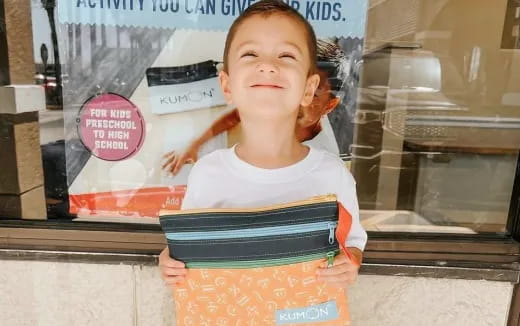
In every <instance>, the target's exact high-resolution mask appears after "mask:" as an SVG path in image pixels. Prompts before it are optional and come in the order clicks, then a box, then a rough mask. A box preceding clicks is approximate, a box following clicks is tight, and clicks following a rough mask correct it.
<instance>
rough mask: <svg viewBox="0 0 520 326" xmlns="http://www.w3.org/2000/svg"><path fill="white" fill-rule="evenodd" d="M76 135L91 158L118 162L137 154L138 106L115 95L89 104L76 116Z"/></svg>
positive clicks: (141, 131)
mask: <svg viewBox="0 0 520 326" xmlns="http://www.w3.org/2000/svg"><path fill="white" fill-rule="evenodd" d="M78 128H79V135H80V137H81V141H82V142H83V144H84V145H85V146H86V147H87V148H88V149H89V150H90V151H91V152H92V154H93V155H94V156H96V157H98V158H100V159H103V160H106V161H120V160H124V159H127V158H129V157H131V156H132V155H134V154H135V153H137V151H138V150H139V148H140V147H141V145H142V144H143V141H144V132H145V130H144V129H145V128H144V121H143V117H142V115H141V112H139V109H138V108H137V106H135V105H134V104H133V103H132V102H130V101H129V100H127V99H126V98H124V97H122V96H120V95H117V94H112V93H108V94H102V95H99V96H96V97H93V98H91V99H90V100H88V101H87V102H86V103H85V104H84V105H83V107H82V108H81V111H80V114H79V126H78Z"/></svg>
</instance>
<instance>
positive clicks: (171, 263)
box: [159, 247, 188, 289]
mask: <svg viewBox="0 0 520 326" xmlns="http://www.w3.org/2000/svg"><path fill="white" fill-rule="evenodd" d="M159 268H160V269H161V277H162V279H163V280H164V282H165V283H166V284H168V285H169V286H170V287H171V288H172V289H174V288H175V285H176V284H179V283H180V282H182V281H184V279H185V275H186V273H187V271H188V270H187V269H186V267H185V266H184V263H183V262H182V261H179V260H175V259H173V258H171V257H170V250H169V249H168V247H166V248H164V250H163V251H161V254H160V255H159Z"/></svg>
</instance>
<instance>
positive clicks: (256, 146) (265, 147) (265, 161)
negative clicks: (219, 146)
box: [235, 120, 309, 169]
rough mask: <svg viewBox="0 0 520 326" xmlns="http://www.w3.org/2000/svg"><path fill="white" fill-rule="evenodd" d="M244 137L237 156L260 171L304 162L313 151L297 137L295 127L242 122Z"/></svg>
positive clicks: (286, 123)
mask: <svg viewBox="0 0 520 326" xmlns="http://www.w3.org/2000/svg"><path fill="white" fill-rule="evenodd" d="M241 123H242V137H241V138H240V143H239V144H238V145H237V146H236V149H235V150H236V154H237V156H238V157H239V158H240V159H241V160H243V161H245V162H247V163H249V164H251V165H254V166H256V167H259V168H264V169H277V168H283V167H286V166H289V165H293V164H295V163H297V162H299V161H301V160H303V159H304V158H305V157H306V156H307V154H308V153H309V148H308V147H307V146H304V145H302V144H301V143H300V142H299V141H298V140H297V139H296V136H295V132H294V124H291V123H290V122H289V123H288V122H287V121H283V122H281V123H278V124H276V123H273V122H272V121H266V122H265V123H262V122H260V121H254V122H252V121H247V120H246V121H244V120H242V122H241Z"/></svg>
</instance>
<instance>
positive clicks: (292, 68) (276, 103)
mask: <svg viewBox="0 0 520 326" xmlns="http://www.w3.org/2000/svg"><path fill="white" fill-rule="evenodd" d="M303 31H304V29H303V26H301V25H300V24H299V23H298V22H297V21H295V20H294V19H293V18H291V17H287V16H283V15H277V14H274V15H271V16H268V17H262V16H253V17H250V18H248V19H246V20H245V21H244V22H242V24H241V25H240V26H239V28H238V29H237V31H236V34H235V36H234V39H233V40H232V43H231V46H230V50H229V55H228V64H227V73H226V72H221V73H220V82H221V86H222V89H223V92H224V96H225V97H226V99H227V101H228V103H231V104H233V105H234V106H236V107H237V108H238V110H239V112H240V116H241V117H242V118H247V117H248V116H249V117H256V118H269V119H273V118H274V119H277V118H278V119H279V118H287V117H293V116H294V117H296V115H297V114H298V110H299V108H300V106H308V105H310V103H311V101H312V99H313V96H314V91H315V89H316V87H317V86H318V83H319V76H318V75H317V74H316V75H312V76H309V69H310V66H311V63H310V57H309V50H308V48H307V42H306V38H305V35H304V32H303Z"/></svg>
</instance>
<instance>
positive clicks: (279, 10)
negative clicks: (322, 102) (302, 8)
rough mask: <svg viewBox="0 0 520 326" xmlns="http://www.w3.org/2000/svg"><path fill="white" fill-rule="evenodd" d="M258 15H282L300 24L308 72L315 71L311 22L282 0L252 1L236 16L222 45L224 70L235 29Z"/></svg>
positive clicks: (225, 69) (226, 65)
mask: <svg viewBox="0 0 520 326" xmlns="http://www.w3.org/2000/svg"><path fill="white" fill-rule="evenodd" d="M257 15H260V16H261V17H264V18H267V17H269V16H271V15H283V16H286V17H290V18H292V19H294V20H295V21H297V22H298V23H300V24H302V26H303V28H304V30H305V34H306V39H307V48H308V50H309V58H310V64H311V66H310V71H309V73H314V72H315V71H316V58H317V57H316V56H317V54H316V53H317V49H316V34H314V30H313V29H312V26H311V24H309V22H308V21H307V20H306V19H305V18H304V17H303V16H302V15H301V14H300V13H299V12H298V11H297V10H296V9H294V8H293V7H291V6H289V5H288V4H286V3H285V2H283V1H282V0H261V1H259V2H256V3H254V4H253V5H251V6H250V7H248V8H247V9H246V10H244V11H243V12H242V14H240V16H238V18H237V19H235V21H234V22H233V24H232V25H231V27H230V28H229V32H228V34H227V37H226V45H225V47H224V71H226V72H227V71H228V70H227V68H228V55H229V49H230V47H231V42H232V41H233V39H234V37H235V34H236V32H237V29H238V28H239V27H240V25H241V24H242V23H243V22H244V21H245V20H246V19H248V18H251V17H254V16H257Z"/></svg>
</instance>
